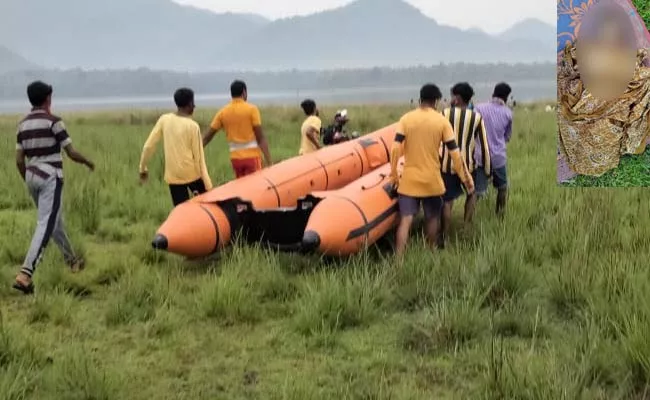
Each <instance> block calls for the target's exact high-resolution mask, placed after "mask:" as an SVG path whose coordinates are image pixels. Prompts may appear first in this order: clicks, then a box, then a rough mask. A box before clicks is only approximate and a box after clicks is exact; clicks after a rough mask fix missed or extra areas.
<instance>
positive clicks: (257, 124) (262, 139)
mask: <svg viewBox="0 0 650 400" xmlns="http://www.w3.org/2000/svg"><path fill="white" fill-rule="evenodd" d="M251 118H252V121H251V122H252V123H253V131H254V132H255V140H256V141H257V145H258V146H260V149H262V153H263V154H264V159H265V160H266V166H267V167H268V166H271V165H273V160H271V152H270V151H269V144H268V142H267V141H266V135H264V131H263V130H262V116H261V115H260V110H259V109H258V108H257V107H254V108H253V113H252V116H251Z"/></svg>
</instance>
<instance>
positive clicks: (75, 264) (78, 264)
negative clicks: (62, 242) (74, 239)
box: [68, 257, 86, 273]
mask: <svg viewBox="0 0 650 400" xmlns="http://www.w3.org/2000/svg"><path fill="white" fill-rule="evenodd" d="M68 266H69V267H70V270H71V271H72V272H73V273H76V272H79V271H83V269H84V268H85V267H86V260H84V259H83V258H81V257H79V258H77V259H75V260H74V261H72V262H71V263H69V264H68Z"/></svg>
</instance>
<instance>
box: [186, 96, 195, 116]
mask: <svg viewBox="0 0 650 400" xmlns="http://www.w3.org/2000/svg"><path fill="white" fill-rule="evenodd" d="M195 108H196V105H195V104H194V99H192V101H191V102H190V104H189V105H188V106H187V113H188V114H190V115H192V114H194V109H195Z"/></svg>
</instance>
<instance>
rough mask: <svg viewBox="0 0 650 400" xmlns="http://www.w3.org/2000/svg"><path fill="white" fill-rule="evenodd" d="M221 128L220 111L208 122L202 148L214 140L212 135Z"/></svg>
mask: <svg viewBox="0 0 650 400" xmlns="http://www.w3.org/2000/svg"><path fill="white" fill-rule="evenodd" d="M221 128H223V123H222V122H221V111H219V112H218V113H216V114H215V116H214V118H212V122H210V126H209V127H208V129H206V130H205V132H204V133H203V147H205V146H207V145H208V143H210V142H211V141H212V139H214V135H215V134H216V133H217V132H219V131H220V130H221Z"/></svg>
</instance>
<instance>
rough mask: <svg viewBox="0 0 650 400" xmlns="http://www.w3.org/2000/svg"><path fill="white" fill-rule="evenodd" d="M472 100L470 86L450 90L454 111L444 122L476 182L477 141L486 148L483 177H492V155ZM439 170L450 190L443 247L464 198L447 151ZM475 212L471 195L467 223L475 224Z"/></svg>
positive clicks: (442, 153)
mask: <svg viewBox="0 0 650 400" xmlns="http://www.w3.org/2000/svg"><path fill="white" fill-rule="evenodd" d="M472 97H474V89H473V88H472V87H471V86H470V85H469V83H467V82H461V83H457V84H456V85H454V87H452V88H451V107H450V108H446V109H445V110H444V111H443V115H444V116H445V118H447V119H448V120H449V122H450V123H451V126H453V127H454V133H455V135H456V142H457V143H458V147H459V148H460V154H461V157H462V159H463V161H464V162H465V164H466V165H467V168H468V170H469V173H471V174H472V178H473V179H474V180H475V181H476V180H477V179H479V178H477V176H476V175H477V164H476V160H475V157H474V151H475V148H476V141H477V139H478V140H479V141H480V143H482V144H483V146H482V149H483V156H484V157H483V159H484V161H485V169H484V171H485V172H483V173H485V174H487V175H488V176H489V173H490V153H489V146H488V141H487V133H486V131H485V125H484V123H483V118H482V117H481V114H479V113H477V112H476V111H473V110H472V109H470V108H469V106H470V104H471V101H472ZM440 158H441V162H440V166H441V170H442V178H443V180H444V182H445V188H446V189H447V190H446V192H445V194H444V196H443V200H444V201H445V205H444V207H443V209H442V224H441V230H442V234H441V235H440V236H439V238H440V243H439V244H440V246H444V239H445V237H446V236H447V233H448V231H449V226H450V224H451V212H452V207H453V205H454V201H455V200H456V199H458V197H460V196H461V195H462V194H463V184H462V182H461V180H460V179H459V178H458V176H457V175H456V173H455V171H454V168H453V161H452V159H451V157H450V156H449V152H448V150H447V149H446V148H445V147H444V146H441V147H440ZM475 208H476V194H474V193H472V194H469V195H467V198H466V199H465V218H464V219H465V223H470V222H472V218H473V216H474V210H475Z"/></svg>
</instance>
